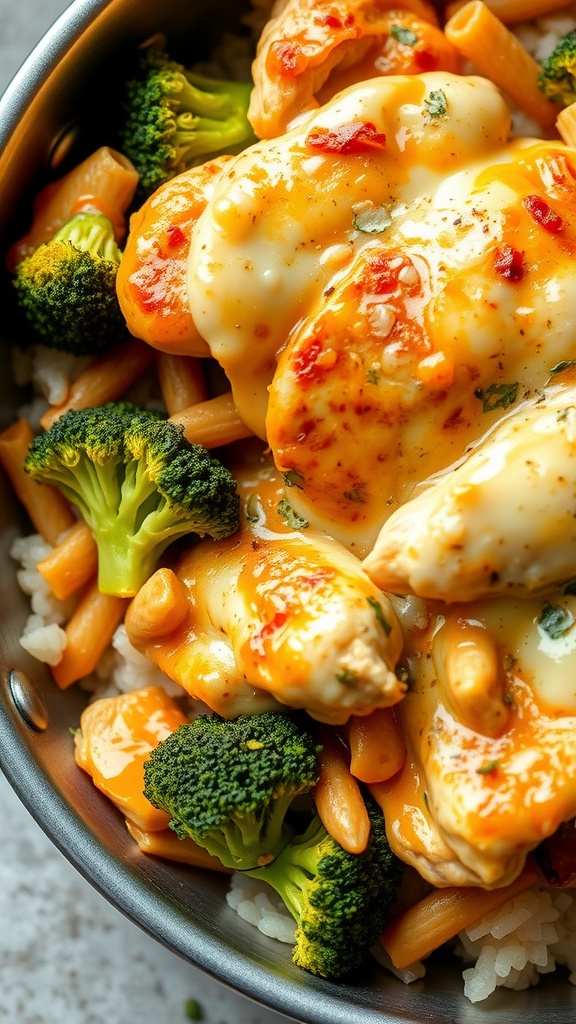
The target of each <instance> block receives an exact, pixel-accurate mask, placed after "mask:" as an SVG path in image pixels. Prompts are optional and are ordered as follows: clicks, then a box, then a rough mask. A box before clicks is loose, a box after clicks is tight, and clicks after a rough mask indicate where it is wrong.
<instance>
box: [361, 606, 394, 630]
mask: <svg viewBox="0 0 576 1024" xmlns="http://www.w3.org/2000/svg"><path fill="white" fill-rule="evenodd" d="M366 600H367V601H368V604H369V605H370V607H371V608H372V610H373V612H374V614H375V615H376V618H377V619H378V622H379V623H380V625H381V626H382V629H383V630H384V632H385V633H386V636H390V633H391V632H392V626H391V625H390V623H389V622H388V619H387V618H386V616H385V615H384V611H383V608H382V605H381V604H380V602H379V601H377V600H376V598H375V597H367V598H366Z"/></svg>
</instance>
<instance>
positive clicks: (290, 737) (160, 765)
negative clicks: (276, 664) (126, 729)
mask: <svg viewBox="0 0 576 1024" xmlns="http://www.w3.org/2000/svg"><path fill="white" fill-rule="evenodd" d="M303 723H304V718H303V717H301V716H298V715H293V714H290V713H286V714H284V713H274V712H264V713H262V714H259V715H240V716H239V717H238V718H235V719H230V720H229V719H225V718H222V717H221V716H220V715H217V714H208V715H201V716H200V717H199V718H196V719H195V720H194V721H193V722H190V723H186V724H185V725H182V726H180V728H179V729H177V730H176V732H174V733H172V734H171V735H170V736H168V737H167V739H165V740H164V741H163V742H162V743H160V744H159V746H158V747H156V748H155V749H154V750H153V751H152V752H151V754H150V757H149V759H148V760H147V761H146V762H145V764H144V795H145V796H146V797H147V799H148V800H149V801H150V803H152V804H153V805H154V807H158V808H161V809H162V810H165V811H166V812H167V813H168V814H169V815H170V827H171V828H172V829H173V830H174V832H176V834H177V835H178V836H179V837H180V838H181V839H184V838H185V837H190V838H192V839H194V841H195V842H197V843H198V844H199V845H200V846H203V847H204V848H205V849H206V850H208V851H209V852H210V853H211V854H213V855H214V856H216V857H218V858H219V859H220V860H221V861H222V863H223V864H224V865H225V866H226V867H230V868H238V869H246V868H254V867H257V866H258V865H260V864H263V863H266V862H267V861H268V860H271V859H273V858H274V857H276V856H277V855H278V853H279V852H280V850H281V849H282V847H283V846H285V844H286V843H287V842H288V840H289V839H290V838H291V836H292V835H293V833H294V829H293V828H292V826H291V824H290V823H289V821H288V820H287V818H286V815H287V812H288V810H289V808H290V807H291V805H292V804H293V802H294V800H295V798H296V797H297V796H300V795H301V794H304V793H307V792H308V791H309V790H310V789H311V788H312V786H313V785H314V784H315V782H316V781H317V778H318V766H317V754H318V747H317V745H316V743H315V741H314V739H313V737H312V734H311V732H310V731H309V730H308V729H307V728H306V726H305V725H304V724H303Z"/></svg>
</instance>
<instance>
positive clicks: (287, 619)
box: [126, 459, 404, 724]
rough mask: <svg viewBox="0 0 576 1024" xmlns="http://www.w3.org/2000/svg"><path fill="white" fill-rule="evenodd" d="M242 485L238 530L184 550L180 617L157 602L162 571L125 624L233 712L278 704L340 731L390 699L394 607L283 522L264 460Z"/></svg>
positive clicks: (205, 695) (350, 560) (177, 580)
mask: <svg viewBox="0 0 576 1024" xmlns="http://www.w3.org/2000/svg"><path fill="white" fill-rule="evenodd" d="M240 490H241V496H242V499H243V509H244V511H243V518H244V525H243V528H242V530H241V531H240V533H239V534H237V535H235V536H234V537H231V538H228V539H227V540H224V541H218V542H213V541H204V542H201V543H200V544H198V545H196V546H195V547H193V548H191V549H190V550H189V551H188V552H186V553H185V554H184V555H183V557H182V559H181V560H180V562H179V565H178V567H177V570H176V574H172V582H171V583H170V581H168V583H169V586H171V587H172V588H173V590H172V592H173V593H176V595H177V594H178V593H179V592H180V591H181V593H182V594H184V595H185V598H184V600H185V609H184V610H181V611H180V612H179V613H178V614H177V615H174V614H173V613H172V612H170V613H169V614H167V615H165V614H164V611H163V609H162V607H161V606H162V605H163V604H167V603H169V605H170V609H172V608H173V607H174V602H173V601H172V600H171V599H170V601H169V602H166V601H165V600H163V599H161V590H162V588H163V587H164V580H165V573H166V570H159V571H158V572H157V573H156V574H155V575H154V576H152V577H151V579H150V580H149V581H148V582H147V583H146V584H145V585H144V587H143V588H142V589H141V590H140V591H139V593H138V594H137V595H136V597H135V598H134V601H133V602H132V605H131V607H130V609H129V612H128V614H127V617H126V629H127V632H128V636H129V638H130V640H131V642H132V643H133V644H134V645H135V646H136V647H138V648H139V649H140V650H144V651H145V653H146V654H147V655H148V656H149V657H150V658H151V659H152V660H153V661H155V662H156V664H158V665H159V666H160V667H161V668H162V670H163V671H164V672H166V673H167V675H169V676H170V677H171V678H172V679H174V680H175V681H176V682H178V683H180V684H181V685H182V686H184V687H185V689H186V690H188V692H190V693H192V694H193V695H194V696H196V697H200V698H201V699H202V700H204V701H205V702H206V703H207V704H208V705H209V706H210V707H211V708H212V709H213V710H215V711H217V712H218V713H219V714H222V715H225V716H229V717H232V716H234V715H237V714H240V713H242V712H244V713H256V712H258V711H262V710H267V709H275V708H277V707H278V704H277V703H276V702H277V701H278V702H280V703H281V704H284V705H288V706H290V707H293V708H306V710H307V711H308V712H309V714H310V715H311V716H312V717H314V718H317V719H319V720H320V721H323V722H327V723H331V724H341V723H343V722H346V721H347V720H348V718H349V717H350V715H352V714H355V715H365V714H368V713H369V712H370V711H372V710H373V709H374V708H375V707H387V706H390V705H392V704H395V703H396V702H397V701H399V700H400V699H401V698H402V696H403V694H404V685H403V684H402V683H401V682H400V681H399V680H398V678H397V677H396V675H395V671H394V669H395V666H396V663H397V661H398V658H399V656H400V651H401V649H402V644H403V635H402V631H401V629H400V624H399V622H398V619H397V617H396V614H395V612H394V609H393V607H392V604H391V602H390V600H389V599H388V598H387V597H386V596H385V595H384V594H382V593H381V592H380V591H379V590H378V588H377V587H375V585H374V584H373V583H372V582H371V581H370V580H369V578H368V576H366V574H365V573H364V572H363V571H362V568H361V565H360V562H359V560H358V559H357V558H355V556H353V555H352V554H350V552H349V551H347V550H346V549H345V548H344V547H342V546H341V545H340V544H339V543H337V542H336V541H334V540H331V539H330V538H328V537H325V536H323V535H322V534H319V533H317V532H316V531H313V530H308V529H302V530H294V529H293V528H291V527H290V526H289V525H287V524H286V523H285V522H283V520H282V518H281V516H280V515H279V514H278V503H279V500H280V499H281V495H282V486H281V483H279V481H278V478H277V476H276V474H275V473H274V471H273V469H272V468H271V465H270V462H269V460H266V459H264V460H263V461H262V464H261V465H260V466H259V467H254V472H253V474H252V470H251V469H250V468H249V469H248V470H247V471H245V472H244V473H243V474H242V484H241V487H240ZM159 580H160V582H158V581H159Z"/></svg>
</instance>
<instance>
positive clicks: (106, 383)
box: [40, 338, 154, 430]
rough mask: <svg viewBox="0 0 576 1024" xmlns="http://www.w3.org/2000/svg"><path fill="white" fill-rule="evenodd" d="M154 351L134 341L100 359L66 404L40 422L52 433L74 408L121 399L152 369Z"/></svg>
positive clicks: (82, 377)
mask: <svg viewBox="0 0 576 1024" xmlns="http://www.w3.org/2000/svg"><path fill="white" fill-rule="evenodd" d="M153 359H154V352H153V350H152V349H151V348H150V347H149V346H148V345H145V344H144V342H142V341H139V340H138V339H137V338H131V339H129V340H128V341H125V342H123V343H122V344H121V345H118V346H117V347H116V348H114V349H112V350H110V351H108V352H106V353H105V354H104V355H102V356H98V357H97V358H96V359H94V361H93V362H92V363H90V365H89V366H88V367H87V368H86V369H85V370H84V371H83V372H82V373H81V374H79V376H78V377H77V378H76V380H75V381H73V382H72V384H71V385H70V389H69V391H68V396H67V398H66V401H65V402H63V403H62V404H61V405H53V406H51V407H50V409H48V411H47V412H46V413H44V416H42V418H41V420H40V424H41V426H42V427H44V429H45V430H48V429H49V427H51V426H52V424H53V423H55V422H56V420H57V419H58V418H59V417H60V416H62V415H63V414H64V413H65V412H68V411H69V410H70V409H89V408H91V407H92V406H95V405H102V404H103V403H104V402H112V401H114V400H115V399H117V398H120V397H121V396H122V395H123V394H124V392H125V391H127V390H128V388H129V387H130V386H131V385H132V384H133V383H134V382H135V381H136V380H137V379H138V378H139V377H141V376H142V374H143V373H144V372H145V370H147V369H148V367H149V366H150V364H151V363H152V361H153Z"/></svg>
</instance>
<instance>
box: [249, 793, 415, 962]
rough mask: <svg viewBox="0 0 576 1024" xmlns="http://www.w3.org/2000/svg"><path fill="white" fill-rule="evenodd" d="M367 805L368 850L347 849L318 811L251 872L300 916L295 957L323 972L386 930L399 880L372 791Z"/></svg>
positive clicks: (361, 954) (363, 950) (353, 957)
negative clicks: (300, 832)
mask: <svg viewBox="0 0 576 1024" xmlns="http://www.w3.org/2000/svg"><path fill="white" fill-rule="evenodd" d="M366 806H367V809H368V814H369V816H370V822H371V833H370V841H369V844H368V846H367V848H366V850H364V852H363V853H359V854H353V853H347V851H346V850H344V849H343V848H342V847H341V846H340V845H339V844H338V843H337V842H336V840H335V839H333V838H332V836H331V835H330V834H329V833H328V832H327V831H326V829H325V827H324V825H323V824H322V822H321V821H320V818H319V817H318V816H315V817H314V818H313V820H312V821H311V823H310V825H309V826H308V828H307V830H306V832H305V833H304V834H303V835H300V836H297V837H295V838H293V839H292V840H291V841H290V842H289V843H288V844H287V845H286V846H285V847H284V849H283V850H282V851H281V852H280V853H279V854H278V856H277V857H276V859H275V860H274V861H272V863H271V864H269V865H267V866H265V867H261V868H257V869H255V870H251V871H248V872H247V874H248V875H250V876H252V877H254V878H259V879H261V880H263V881H265V882H267V883H268V884H269V885H271V886H272V888H273V889H275V890H276V892H277V893H278V895H279V896H280V897H281V899H282V900H283V902H284V903H285V905H286V907H287V909H288V910H289V911H290V913H291V914H292V916H293V918H294V920H295V921H296V932H295V945H294V949H293V953H292V959H293V961H294V963H295V964H298V966H299V967H303V968H304V969H305V970H307V971H310V972H311V973H312V974H318V975H320V976H321V977H324V978H339V977H341V976H342V975H344V974H347V973H348V972H349V971H351V970H354V969H356V968H357V967H359V966H360V965H361V964H362V962H363V960H364V959H365V957H366V954H367V952H368V950H369V949H370V947H371V946H373V945H374V943H375V942H376V941H377V940H378V937H379V936H380V934H381V933H382V931H383V930H384V926H385V924H386V922H387V920H388V916H389V913H390V908H391V906H392V904H393V902H394V899H395V897H396V893H397V890H398V886H399V884H400V880H401V872H402V866H401V863H400V861H399V860H398V858H397V857H396V856H395V854H394V853H392V851H391V849H390V846H389V844H388V840H387V838H386V828H385V824H384V817H383V814H382V812H381V810H380V808H379V807H378V806H377V805H376V804H375V803H374V802H373V801H372V800H371V799H370V798H368V799H367V801H366Z"/></svg>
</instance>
